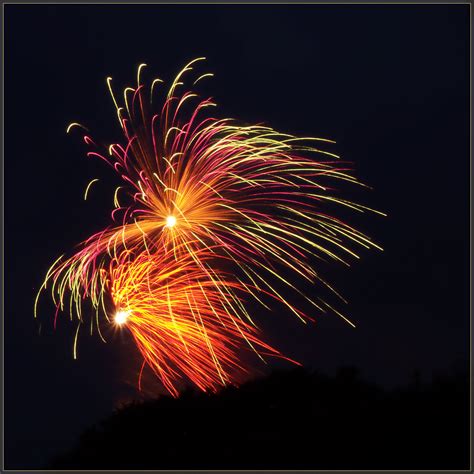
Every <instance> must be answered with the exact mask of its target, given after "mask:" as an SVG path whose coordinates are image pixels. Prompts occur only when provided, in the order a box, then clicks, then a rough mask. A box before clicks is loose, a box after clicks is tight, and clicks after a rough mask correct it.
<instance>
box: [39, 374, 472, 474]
mask: <svg viewBox="0 0 474 474" xmlns="http://www.w3.org/2000/svg"><path fill="white" fill-rule="evenodd" d="M469 400H470V399H469V373H468V369H466V370H460V371H457V372H456V373H454V374H451V375H445V376H440V377H437V378H434V379H433V380H431V381H430V382H429V383H422V382H421V380H420V377H419V374H417V373H414V377H413V382H412V383H411V384H410V385H408V386H407V387H405V388H403V389H396V390H384V389H382V388H380V387H378V386H375V385H373V384H370V383H368V382H366V381H364V380H362V379H361V378H360V377H359V374H358V371H357V369H355V368H353V367H346V368H342V369H340V370H339V372H338V373H337V375H336V376H333V377H330V376H325V375H321V374H319V373H316V372H308V371H305V370H302V369H298V370H292V371H288V372H276V373H273V374H272V375H270V376H268V377H266V378H262V379H259V380H254V381H250V382H247V383H246V384H244V385H242V386H241V387H240V388H233V387H230V388H226V389H224V390H222V391H221V392H220V393H218V394H215V395H214V394H212V395H211V394H205V393H196V392H193V391H188V392H185V393H184V394H183V395H182V396H181V397H180V398H179V399H172V398H170V397H161V398H160V399H157V400H149V401H145V402H134V403H131V404H128V405H126V406H124V407H122V408H120V409H118V410H116V412H115V413H114V414H113V415H111V416H110V417H109V418H107V419H105V420H104V421H102V422H101V423H99V424H97V425H96V426H93V427H92V428H90V429H88V430H87V431H86V432H84V433H83V435H82V436H81V437H80V440H79V442H78V444H77V446H76V447H75V448H74V449H73V450H72V451H71V452H69V453H66V454H65V455H62V456H60V457H57V458H56V459H54V460H53V461H52V462H51V463H50V465H49V466H48V468H49V469H111V470H114V469H125V470H137V469H289V470H294V469H328V470H333V469H363V470H365V469H376V470H380V469H403V470H404V469H427V470H432V469H443V470H444V469H446V470H455V469H459V470H461V469H466V470H467V469H469V462H470V459H469V445H470V438H469V433H470V423H469V414H470V412H469V403H470V402H469Z"/></svg>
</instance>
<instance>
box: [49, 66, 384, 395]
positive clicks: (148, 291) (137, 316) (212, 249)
mask: <svg viewBox="0 0 474 474" xmlns="http://www.w3.org/2000/svg"><path fill="white" fill-rule="evenodd" d="M202 59H204V58H198V59H196V60H194V61H192V62H190V63H189V64H188V65H186V67H185V68H184V69H183V70H182V71H181V72H180V73H179V74H178V76H177V77H176V78H175V80H174V81H173V82H172V84H171V86H170V88H169V89H168V90H167V91H166V92H161V100H158V103H159V106H158V107H157V106H156V105H155V104H156V102H157V97H158V94H160V90H161V89H159V86H160V85H161V83H162V82H163V81H162V80H161V79H154V80H153V81H151V84H150V85H148V86H145V84H142V83H141V79H140V76H141V72H142V70H143V68H144V66H145V65H144V64H142V65H140V67H139V68H138V73H137V84H136V86H135V87H133V88H132V87H127V88H126V89H125V90H124V93H123V105H120V104H119V101H118V100H117V98H116V96H115V94H114V92H113V90H112V80H111V78H108V79H107V84H108V87H109V90H110V93H111V96H112V98H113V101H114V104H115V106H116V110H117V117H118V119H119V123H120V126H121V128H122V130H123V133H124V137H125V141H124V143H122V144H119V143H116V144H111V145H110V146H108V147H104V148H102V147H100V146H98V145H97V144H96V142H95V141H94V140H93V139H92V138H91V136H90V135H89V133H88V131H87V129H85V128H84V127H82V126H80V125H79V124H71V125H70V126H69V127H68V132H69V131H70V130H71V129H73V128H74V127H75V126H78V127H79V129H81V130H85V132H86V133H85V134H84V135H83V139H84V141H85V143H86V144H87V145H89V146H90V147H92V148H93V151H89V152H88V156H91V157H97V158H100V159H102V160H104V161H105V162H106V163H108V164H109V165H110V166H111V167H112V168H113V169H114V171H115V172H116V173H118V175H119V176H120V177H121V179H122V180H123V182H124V185H122V186H119V187H118V188H117V189H116V191H115V194H114V205H115V208H114V210H113V211H112V219H113V221H114V222H115V225H114V226H112V227H109V228H107V229H105V230H104V231H102V232H100V233H98V234H96V235H94V236H92V237H91V238H90V239H88V240H87V241H86V242H84V243H83V246H82V248H81V250H80V251H79V252H77V253H76V254H75V255H74V256H73V257H71V258H69V259H66V260H65V261H63V260H59V261H57V262H55V264H54V265H53V267H52V268H51V269H50V271H49V273H48V275H47V277H46V279H45V282H44V285H43V288H45V287H46V286H47V284H49V283H50V284H51V288H52V292H53V299H54V300H55V303H56V305H57V308H58V311H59V310H60V309H64V307H65V305H66V298H67V297H69V309H70V312H71V317H72V314H73V313H76V315H77V316H78V319H79V321H82V309H81V305H82V303H83V301H84V300H86V299H88V300H89V301H90V302H91V303H92V307H93V309H94V310H95V314H96V316H95V318H92V319H91V327H93V326H94V321H95V323H96V327H97V329H98V330H99V333H100V322H99V319H100V318H99V313H100V312H102V313H104V314H105V316H106V318H107V320H108V321H109V320H110V318H108V316H107V309H106V303H105V300H106V299H107V298H108V297H110V298H112V300H113V304H114V307H115V308H116V309H115V310H116V311H117V315H118V316H117V317H118V321H119V322H121V324H122V325H124V326H127V327H128V328H129V330H130V332H131V333H132V335H133V337H134V339H135V342H136V343H137V346H138V348H139V349H140V351H141V353H142V354H143V356H144V359H145V362H146V363H147V364H148V365H149V366H150V367H151V368H152V369H153V370H154V371H155V373H157V374H158V375H159V377H160V378H161V380H162V381H163V383H164V385H165V386H166V387H167V388H168V390H170V392H172V393H175V390H176V389H175V388H174V384H173V380H174V379H177V378H179V376H180V374H184V375H185V377H187V378H188V379H190V380H191V381H193V382H194V383H195V384H196V385H197V386H198V387H200V388H203V389H205V388H210V387H211V388H214V387H215V386H216V384H217V385H219V383H225V382H226V381H229V380H230V378H229V377H230V376H229V375H228V374H229V373H230V372H232V370H233V369H235V368H239V369H241V370H242V369H243V368H242V367H240V366H239V363H238V359H237V358H236V357H237V356H236V354H237V348H238V347H241V346H242V342H245V343H246V344H248V345H249V346H250V347H252V348H253V349H254V350H255V351H256V352H257V353H259V350H263V351H264V352H265V351H266V352H267V353H269V354H274V355H275V354H278V353H277V352H276V351H275V350H274V349H272V348H270V347H269V346H266V345H265V344H264V343H263V342H261V341H260V340H259V339H257V338H256V333H255V332H254V331H255V328H254V322H253V320H252V318H251V316H250V314H249V313H248V312H247V311H246V309H245V304H246V301H248V299H251V298H252V299H255V300H256V301H258V302H259V303H260V304H262V305H264V306H265V307H267V308H268V307H269V303H270V302H272V301H277V302H279V304H282V305H284V306H286V307H287V308H288V309H289V310H290V311H291V312H293V313H294V314H296V315H297V316H298V318H300V319H301V320H302V321H305V320H306V319H307V318H308V316H306V315H305V314H304V312H303V311H302V310H301V309H300V308H298V307H296V306H294V305H293V304H292V303H291V301H292V298H291V297H290V298H288V297H285V296H283V294H284V293H285V294H286V293H287V291H286V290H285V292H282V291H281V290H280V289H279V288H280V287H281V286H282V287H285V288H287V289H288V290H290V292H294V293H296V295H297V296H298V298H299V299H304V300H305V301H307V302H309V303H310V304H311V305H313V307H314V311H315V312H326V311H327V310H333V311H334V312H335V313H337V314H338V315H339V316H341V317H343V318H344V319H345V320H346V321H347V322H348V323H349V324H352V323H351V322H350V321H349V320H348V319H347V318H346V317H345V316H343V315H342V314H341V313H340V312H339V311H337V310H335V309H334V308H333V307H332V306H330V305H329V304H328V303H327V302H326V301H325V300H323V299H322V298H321V297H319V296H317V297H315V298H309V297H308V296H306V295H305V294H304V293H303V292H301V290H300V289H299V284H298V279H303V280H307V281H309V282H315V281H319V282H322V283H323V284H324V285H325V286H326V287H327V288H328V289H329V290H330V291H332V292H334V293H335V294H337V295H338V293H337V292H336V290H334V289H333V288H332V287H331V286H330V285H329V284H328V283H327V282H326V281H324V280H323V278H322V277H321V275H320V274H319V272H318V271H317V269H316V268H315V267H314V264H313V262H314V261H315V260H316V259H323V260H335V261H338V262H342V263H344V264H346V265H349V263H348V258H358V255H357V253H356V250H357V248H371V247H376V248H379V249H380V247H378V246H377V245H376V244H375V243H374V242H372V240H371V239H370V238H369V237H367V236H366V235H364V234H363V233H361V232H359V231H358V230H357V229H355V228H353V227H352V226H350V225H348V224H347V223H344V222H343V221H342V220H341V219H339V218H338V217H337V216H335V215H333V214H332V213H328V211H327V208H328V207H329V206H331V205H336V206H339V207H345V208H349V209H352V210H354V211H357V212H365V211H373V210H372V209H369V208H367V207H365V206H362V205H360V204H357V203H353V202H350V201H348V200H345V199H342V198H340V197H339V196H338V195H337V193H336V191H335V188H336V184H337V183H341V182H348V183H351V184H356V185H362V184H361V183H359V182H358V181H357V179H356V178H355V177H354V175H353V173H352V170H351V169H350V166H349V165H348V164H347V163H345V162H343V161H341V160H339V157H337V156H336V155H335V154H333V153H332V152H329V151H327V150H325V149H323V147H327V146H329V145H330V144H331V143H334V142H332V141H331V140H327V139H321V138H297V137H294V136H292V135H289V134H283V133H278V132H276V131H274V130H273V129H271V128H269V127H266V126H261V125H256V126H255V125H251V126H243V125H240V124H238V123H236V122H235V121H234V120H232V119H218V118H214V117H213V116H211V115H210V114H209V110H211V109H210V108H211V107H213V106H215V104H214V103H213V102H212V100H211V99H205V100H202V99H200V98H199V96H198V94H196V93H195V92H194V91H193V90H190V89H187V88H186V86H185V82H184V78H185V76H186V75H189V74H190V72H191V71H192V70H193V67H194V66H195V64H196V63H197V62H198V61H200V60H202ZM210 76H212V74H202V75H200V76H198V77H197V78H196V79H194V80H193V81H192V87H194V86H198V84H199V83H200V82H201V81H202V80H203V79H205V78H206V77H210ZM96 181H97V179H94V180H93V181H91V183H89V186H88V187H87V189H86V193H85V198H87V195H88V192H89V188H90V186H91V185H92V184H93V183H94V182H96ZM362 186H363V185H362ZM373 212H378V211H373ZM380 214H381V213H380ZM223 269H230V270H227V272H228V271H231V272H232V273H231V274H232V278H230V277H229V273H224V272H223ZM338 296H339V295H338ZM341 298H342V297H341ZM126 301H127V303H126V304H125V303H124V302H126ZM117 308H118V309H117ZM196 315H202V319H200V320H199V323H197V322H196ZM116 321H117V320H116ZM173 321H174V322H173ZM78 327H79V326H78ZM203 334H207V336H206V337H203V336H202V335H203ZM101 337H102V336H101ZM177 347H179V349H176V348H177ZM234 349H235V350H234ZM187 350H189V352H187ZM173 351H175V352H173ZM231 369H232V370H231Z"/></svg>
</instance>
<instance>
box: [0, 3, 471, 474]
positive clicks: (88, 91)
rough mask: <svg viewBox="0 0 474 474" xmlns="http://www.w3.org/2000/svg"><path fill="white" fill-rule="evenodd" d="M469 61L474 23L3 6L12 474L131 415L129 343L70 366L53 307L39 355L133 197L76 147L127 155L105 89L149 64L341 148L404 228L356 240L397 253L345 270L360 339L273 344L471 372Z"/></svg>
mask: <svg viewBox="0 0 474 474" xmlns="http://www.w3.org/2000/svg"><path fill="white" fill-rule="evenodd" d="M468 45H469V6H468V5H353V6H352V5H280V6H277V5H268V6H264V5H240V6H238V5H215V6H214V5H148V6H145V5H137V6H129V5H110V6H106V5H60V6H54V5H43V6H34V5H6V7H5V312H4V318H5V319H4V324H5V326H4V327H5V332H4V336H5V337H4V339H5V341H4V342H5V411H6V413H5V443H6V444H5V450H6V451H5V462H6V467H7V468H10V469H11V468H17V469H28V468H40V467H41V466H42V465H43V464H44V463H45V462H46V460H47V459H49V458H50V456H51V455H52V454H55V453H57V452H60V451H61V450H63V449H65V448H66V447H68V446H69V445H70V443H71V442H73V441H74V439H75V438H76V437H77V435H78V434H79V433H80V432H81V431H82V430H83V429H84V428H85V427H87V426H89V425H91V424H92V423H94V422H96V421H98V419H99V418H100V417H102V416H105V415H107V414H108V413H109V412H110V411H111V410H112V408H113V407H114V406H116V404H117V403H119V402H120V401H122V400H129V399H130V398H131V397H133V396H134V389H133V384H134V383H135V381H136V380H135V375H134V373H135V372H134V371H136V369H137V367H138V366H139V363H140V361H139V359H138V357H137V355H136V354H135V353H134V352H133V347H130V344H129V342H128V341H127V337H126V335H125V334H122V335H120V336H115V337H110V340H109V342H108V344H106V345H104V344H102V343H100V341H99V339H98V338H97V337H96V336H92V337H91V336H88V335H84V336H83V338H82V340H81V342H80V346H79V359H78V360H77V361H74V360H73V359H72V336H73V330H74V326H72V325H71V324H69V321H68V319H67V318H68V317H67V315H65V316H63V318H62V319H61V321H60V323H59V326H58V330H57V332H56V334H53V333H52V331H51V327H50V326H51V324H50V321H51V318H52V317H53V314H52V313H51V314H49V313H48V311H50V307H48V305H47V304H46V303H45V304H44V306H42V308H43V314H42V317H41V321H42V328H41V335H39V325H38V322H36V321H34V319H33V312H32V309H33V301H34V296H35V293H36V290H37V288H38V286H39V285H40V284H41V281H42V279H43V277H44V274H45V272H46V271H47V269H48V268H49V266H50V264H51V263H52V262H53V261H54V260H55V259H56V258H57V256H59V255H60V254H62V253H63V252H65V251H70V250H72V248H73V246H74V245H75V244H76V243H78V242H80V241H81V240H82V239H84V238H85V237H87V236H88V235H90V234H91V233H92V232H94V231H96V230H98V229H100V228H101V227H102V226H103V224H104V219H105V220H107V219H108V213H109V212H110V209H111V206H112V204H113V200H112V196H111V194H110V190H111V189H113V188H114V185H115V183H116V182H117V181H116V179H117V178H116V177H115V176H113V175H112V173H110V172H109V170H108V169H106V168H105V167H103V166H101V165H100V164H98V163H97V162H96V161H93V160H87V159H86V157H85V154H84V151H85V149H84V146H83V145H82V144H81V143H80V141H79V140H78V139H77V138H75V137H72V136H67V135H66V134H65V127H66V126H67V125H68V124H69V123H70V122H72V121H78V122H81V123H84V124H85V125H87V126H88V127H89V128H90V129H91V130H92V131H93V135H94V136H95V137H99V138H100V139H103V140H104V142H107V143H111V142H113V141H115V140H118V139H120V134H119V129H118V125H117V122H116V119H115V111H114V107H113V104H112V102H111V100H110V97H109V95H108V92H107V88H106V84H105V78H106V76H108V75H111V76H112V77H114V80H115V82H116V84H123V85H124V86H125V85H127V84H128V83H132V82H133V81H134V78H135V74H136V67H137V66H138V64H140V63H141V62H146V63H147V64H148V65H149V67H150V71H152V72H153V73H154V74H155V75H159V76H164V77H165V78H168V79H171V78H172V77H174V74H175V73H176V72H178V70H180V69H181V67H182V66H183V65H184V64H185V63H186V62H187V61H188V60H190V59H193V58H194V57H197V56H206V57H207V58H208V62H207V65H206V66H205V69H207V70H209V71H211V72H213V73H214V74H215V78H214V79H213V80H212V83H210V89H209V90H210V91H211V93H212V95H213V96H214V97H215V99H216V100H217V102H218V104H219V108H218V113H219V114H222V116H223V117H225V116H232V117H237V118H239V119H241V120H242V121H245V122H247V123H255V122H265V123H267V124H268V125H270V126H272V127H274V128H276V129H279V130H281V131H288V132H290V133H294V134H296V135H306V136H308V135H310V136H320V137H328V138H333V139H335V140H336V141H337V145H336V147H335V149H334V151H335V152H337V153H339V154H341V155H342V156H343V157H344V158H345V159H347V160H350V161H352V162H354V163H355V164H356V168H357V171H358V176H359V177H360V179H361V180H363V181H364V182H366V183H369V184H370V185H372V186H373V187H374V190H373V191H370V192H366V193H363V195H361V197H360V198H361V200H362V201H363V202H365V203H366V204H368V205H370V206H372V207H376V208H378V209H382V210H384V211H386V212H387V213H388V217H387V218H380V217H376V216H373V217H371V218H366V219H364V220H362V221H357V220H354V221H353V223H354V224H357V223H359V224H361V226H362V228H363V230H364V231H366V232H367V233H369V234H370V235H371V236H373V237H374V238H375V239H376V240H377V242H379V243H380V244H381V245H382V246H383V247H384V248H385V252H383V253H379V252H376V251H373V252H370V253H365V254H364V255H363V258H362V260H361V261H359V262H355V263H354V265H353V268H352V269H351V270H346V269H344V268H343V267H337V268H334V269H333V270H331V275H330V276H331V277H332V278H333V281H335V283H336V286H337V287H338V288H339V289H340V290H341V291H342V293H343V294H344V295H345V296H346V297H347V299H349V301H350V306H349V307H348V308H347V309H346V313H348V314H349V315H350V316H351V317H352V318H353V319H354V320H355V321H356V322H357V324H358V327H357V329H356V330H354V329H352V328H351V327H349V326H348V325H345V324H344V323H342V322H341V321H340V320H339V319H337V318H336V316H332V317H325V318H322V319H321V321H320V322H319V323H318V324H317V325H316V326H311V327H309V328H308V327H302V326H301V325H300V324H299V323H298V321H297V320H294V319H293V318H292V317H291V316H289V315H284V314H281V315H279V314H274V315H273V317H274V318H275V324H273V322H269V321H268V320H266V321H265V322H264V326H265V327H266V328H269V331H270V335H269V337H270V338H271V341H272V342H273V343H274V344H276V345H278V346H279V347H280V348H282V349H283V350H284V351H285V352H286V353H287V354H288V355H290V356H291V357H293V358H296V359H298V360H300V361H302V362H304V363H305V364H306V366H308V367H314V368H317V369H320V370H321V371H324V372H329V373H333V372H334V370H335V369H336V368H337V367H339V366H340V365H343V364H354V365H356V366H358V367H359V368H360V370H361V373H362V374H363V376H365V377H367V378H369V379H371V380H373V381H375V382H378V383H381V384H384V385H385V386H393V385H397V384H402V383H407V382H409V381H410V377H411V376H412V374H413V371H414V370H415V369H419V370H420V371H421V373H422V377H425V378H427V379H428V378H429V377H431V374H432V373H433V371H441V370H444V371H446V370H450V367H452V364H456V363H459V361H462V360H467V358H468V352H469V347H468V344H469V339H468V337H469V336H468V334H469V173H470V168H469V132H470V130H469V46H468ZM95 177H99V178H100V180H101V182H102V183H103V186H98V187H97V188H96V194H95V197H94V199H91V200H90V201H87V202H84V201H83V197H82V196H83V194H82V193H83V190H84V187H85V186H86V184H87V183H88V182H89V180H90V179H92V178H95ZM104 183H105V184H104ZM45 312H46V313H45ZM282 320H285V322H282ZM282 328H283V329H282Z"/></svg>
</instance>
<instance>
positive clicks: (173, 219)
mask: <svg viewBox="0 0 474 474" xmlns="http://www.w3.org/2000/svg"><path fill="white" fill-rule="evenodd" d="M175 224H176V217H174V216H168V217H167V218H166V227H173V226H174V225H175Z"/></svg>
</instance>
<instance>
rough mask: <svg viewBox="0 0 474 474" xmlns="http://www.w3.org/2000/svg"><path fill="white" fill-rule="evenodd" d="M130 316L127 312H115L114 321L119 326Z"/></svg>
mask: <svg viewBox="0 0 474 474" xmlns="http://www.w3.org/2000/svg"><path fill="white" fill-rule="evenodd" d="M129 315H130V312H129V311H117V313H116V314H115V317H114V321H115V322H116V323H117V324H118V325H119V326H121V325H122V324H125V323H126V322H127V319H128V316H129Z"/></svg>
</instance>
